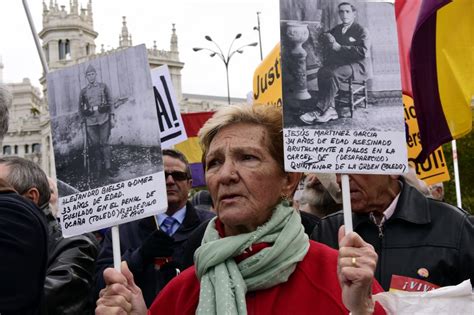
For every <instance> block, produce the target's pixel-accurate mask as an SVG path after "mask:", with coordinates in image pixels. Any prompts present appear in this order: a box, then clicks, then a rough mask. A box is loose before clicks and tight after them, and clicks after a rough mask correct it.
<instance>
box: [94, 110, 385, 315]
mask: <svg viewBox="0 0 474 315" xmlns="http://www.w3.org/2000/svg"><path fill="white" fill-rule="evenodd" d="M199 137H200V140H201V144H202V146H203V149H204V154H205V167H206V182H207V185H208V188H209V191H210V193H211V196H212V199H213V201H214V205H215V210H216V212H217V218H215V219H213V220H211V221H210V223H209V224H208V227H207V229H206V232H205V234H204V238H203V241H202V245H201V247H200V248H199V249H198V250H197V251H196V253H195V266H194V267H191V268H188V269H187V270H185V271H184V272H182V273H181V275H180V276H178V277H177V278H175V279H174V280H173V281H171V282H170V283H169V284H168V285H167V287H165V289H164V290H163V291H161V293H160V294H159V295H158V296H157V298H156V299H155V301H154V303H153V305H152V306H151V308H150V310H148V314H166V315H169V314H247V313H249V314H329V313H333V314H346V313H348V310H349V311H351V312H352V314H372V312H373V311H374V304H373V302H372V299H371V294H372V282H373V272H374V269H375V265H376V261H377V255H376V254H375V252H374V250H373V248H372V247H371V246H370V245H369V244H367V243H365V242H364V241H363V240H362V239H361V238H360V237H359V236H358V235H357V234H355V233H350V234H348V235H345V236H344V233H343V230H341V231H340V233H339V234H340V235H339V237H340V250H339V257H338V252H336V251H335V250H332V249H330V248H328V247H326V246H324V245H322V244H319V243H316V242H313V241H309V240H308V237H307V236H306V235H305V233H304V230H303V226H302V225H301V219H300V216H299V214H298V212H297V211H295V210H294V209H293V208H291V207H290V206H289V203H288V202H287V199H288V198H289V196H291V194H292V193H293V191H294V190H295V188H296V185H297V184H298V181H299V179H300V176H301V175H300V174H298V173H286V172H285V171H284V161H283V137H282V116H281V111H280V110H279V109H276V108H274V107H271V106H259V107H247V106H242V107H239V106H229V107H225V108H223V109H222V110H220V111H218V112H216V113H215V115H214V117H213V118H211V119H209V121H208V122H207V123H206V124H205V125H204V127H203V128H202V129H201V131H200V132H199ZM104 279H105V280H106V283H107V284H108V285H107V287H106V288H105V289H103V290H102V291H101V293H100V298H99V300H98V301H97V309H96V314H124V313H130V314H147V310H146V306H145V304H144V302H143V298H142V296H141V292H140V289H139V288H138V287H137V286H136V285H135V283H134V281H133V275H132V274H131V273H130V271H129V269H128V267H127V266H126V264H124V263H123V264H122V274H121V273H119V272H117V271H115V270H113V269H107V270H105V271H104ZM374 290H375V291H380V290H381V289H380V287H379V286H378V284H374ZM375 311H376V313H378V312H383V311H382V310H381V309H379V306H377V307H376V308H375Z"/></svg>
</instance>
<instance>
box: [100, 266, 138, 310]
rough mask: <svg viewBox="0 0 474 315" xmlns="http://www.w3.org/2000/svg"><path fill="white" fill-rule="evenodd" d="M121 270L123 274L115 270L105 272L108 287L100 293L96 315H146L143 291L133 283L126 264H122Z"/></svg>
mask: <svg viewBox="0 0 474 315" xmlns="http://www.w3.org/2000/svg"><path fill="white" fill-rule="evenodd" d="M121 269H122V270H121V271H122V273H120V272H118V271H117V270H115V269H113V268H107V269H105V270H104V281H105V284H106V287H105V288H104V289H102V290H101V291H100V294H99V299H98V300H97V308H96V309H95V314H96V315H122V314H124V315H125V314H130V315H146V313H147V307H146V305H145V301H144V299H143V295H142V290H141V289H140V288H139V287H138V286H137V285H136V284H135V281H133V274H132V272H131V271H130V269H128V265H127V263H126V262H124V261H123V262H122V266H121Z"/></svg>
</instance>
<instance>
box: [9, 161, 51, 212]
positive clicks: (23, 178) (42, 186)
mask: <svg viewBox="0 0 474 315" xmlns="http://www.w3.org/2000/svg"><path fill="white" fill-rule="evenodd" d="M0 164H4V165H5V166H7V167H8V170H9V172H8V175H7V177H6V178H5V180H6V181H7V182H8V183H9V184H10V185H11V186H12V187H13V188H15V190H16V191H17V192H18V193H19V194H20V195H22V194H24V193H26V192H27V191H28V190H29V189H31V188H36V189H38V191H39V194H40V197H39V200H38V207H40V208H41V207H43V206H45V205H47V204H48V203H49V199H50V198H51V189H50V187H49V181H48V177H47V176H46V174H45V173H44V172H43V170H42V169H41V168H40V167H39V165H38V164H36V163H35V162H33V161H30V160H27V159H24V158H21V157H17V156H8V157H1V158H0Z"/></svg>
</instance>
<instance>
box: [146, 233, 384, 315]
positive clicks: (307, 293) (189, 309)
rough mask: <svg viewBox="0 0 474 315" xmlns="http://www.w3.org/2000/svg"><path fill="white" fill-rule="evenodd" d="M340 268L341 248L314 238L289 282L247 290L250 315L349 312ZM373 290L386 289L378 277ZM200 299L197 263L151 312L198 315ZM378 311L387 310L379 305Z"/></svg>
mask: <svg viewBox="0 0 474 315" xmlns="http://www.w3.org/2000/svg"><path fill="white" fill-rule="evenodd" d="M336 270H337V251H336V250H334V249H332V248H329V247H327V246H326V245H323V244H320V243H316V242H314V241H310V247H309V251H308V254H307V255H306V256H305V258H304V259H303V261H301V262H300V263H298V265H297V267H296V269H295V271H294V272H293V274H292V275H291V276H290V278H289V279H288V281H287V282H285V283H281V284H279V285H276V286H274V287H272V288H269V289H265V290H259V291H253V292H248V293H247V295H246V301H247V312H248V314H249V315H252V314H258V315H264V314H272V315H273V314H312V315H314V314H331V315H336V314H348V311H347V309H346V308H345V307H344V304H343V303H342V298H341V288H340V286H339V280H338V278H337V273H336V272H337V271H336ZM217 289H218V288H217ZM372 291H373V292H374V294H375V293H378V292H382V291H383V290H382V288H381V287H380V285H379V284H378V283H377V282H376V281H374V285H373V287H372ZM198 301H199V281H198V279H197V277H196V271H195V269H194V266H193V267H190V268H188V269H186V270H185V271H184V272H183V273H181V274H180V275H179V276H178V277H176V278H174V279H173V280H172V281H171V282H170V283H168V285H167V286H166V287H165V288H164V289H163V290H162V291H161V292H160V294H159V295H158V296H157V298H156V299H155V301H154V302H153V304H152V306H151V308H150V309H149V311H148V315H155V314H166V315H172V314H176V315H178V314H179V315H182V314H189V315H191V314H193V315H194V314H195V312H196V308H197V305H198ZM374 314H385V312H384V311H383V309H382V307H381V306H380V305H377V306H376V308H375V312H374Z"/></svg>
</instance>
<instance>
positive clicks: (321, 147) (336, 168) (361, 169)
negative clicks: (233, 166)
mask: <svg viewBox="0 0 474 315" xmlns="http://www.w3.org/2000/svg"><path fill="white" fill-rule="evenodd" d="M284 138H285V143H284V146H285V168H286V170H291V171H300V172H314V173H318V172H319V173H332V172H336V173H363V174H400V173H403V172H406V171H407V160H406V155H405V154H403V152H400V150H399V149H398V148H400V147H403V146H405V145H406V144H405V134H404V133H403V132H380V131H366V130H321V129H319V130H313V129H284Z"/></svg>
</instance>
